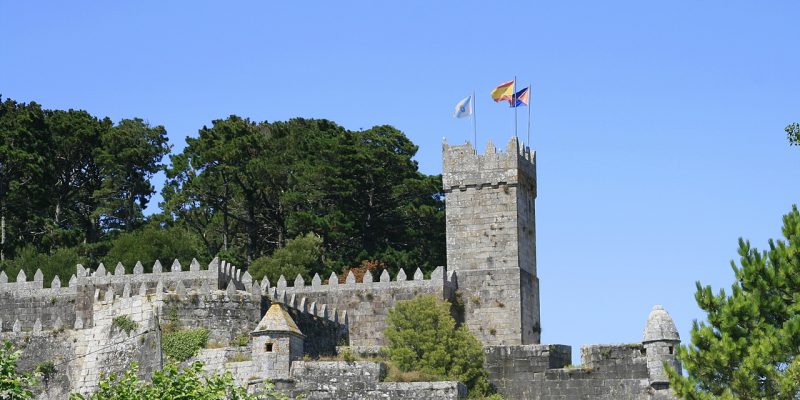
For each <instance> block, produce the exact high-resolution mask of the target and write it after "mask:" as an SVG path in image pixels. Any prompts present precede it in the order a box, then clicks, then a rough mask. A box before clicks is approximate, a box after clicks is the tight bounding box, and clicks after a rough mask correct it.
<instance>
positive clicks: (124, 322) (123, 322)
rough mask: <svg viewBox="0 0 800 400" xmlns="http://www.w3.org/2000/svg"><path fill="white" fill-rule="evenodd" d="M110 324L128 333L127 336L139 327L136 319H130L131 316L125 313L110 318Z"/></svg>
mask: <svg viewBox="0 0 800 400" xmlns="http://www.w3.org/2000/svg"><path fill="white" fill-rule="evenodd" d="M111 326H112V327H114V328H117V329H119V330H120V331H124V332H125V333H127V334H128V336H130V335H131V332H133V331H134V330H136V328H137V327H139V324H137V323H136V321H134V320H132V319H131V317H129V316H127V315H119V316H116V317H114V319H112V320H111Z"/></svg>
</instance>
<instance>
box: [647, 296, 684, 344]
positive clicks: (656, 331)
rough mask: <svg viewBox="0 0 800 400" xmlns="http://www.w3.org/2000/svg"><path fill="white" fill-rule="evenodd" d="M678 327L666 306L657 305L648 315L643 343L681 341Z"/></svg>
mask: <svg viewBox="0 0 800 400" xmlns="http://www.w3.org/2000/svg"><path fill="white" fill-rule="evenodd" d="M680 340H681V338H680V336H679V335H678V329H676V328H675V322H673V321H672V317H671V316H670V315H669V313H668V312H667V311H666V310H664V307H661V306H660V305H656V306H654V307H653V310H652V311H650V315H649V316H648V317H647V325H646V326H645V328H644V339H643V340H642V342H643V343H648V342H656V341H675V342H680Z"/></svg>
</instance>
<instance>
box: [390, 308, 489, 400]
mask: <svg viewBox="0 0 800 400" xmlns="http://www.w3.org/2000/svg"><path fill="white" fill-rule="evenodd" d="M387 324H388V328H387V329H386V339H387V340H388V344H389V345H388V348H387V351H388V354H389V358H390V360H391V361H392V362H393V363H394V364H395V365H396V366H397V367H398V368H399V369H400V371H401V372H411V371H417V372H420V373H421V374H424V375H427V376H437V377H442V378H443V379H454V380H458V381H461V382H464V384H465V385H467V388H468V389H469V394H470V397H481V396H486V395H488V394H489V393H490V385H489V381H488V379H487V373H486V370H485V369H484V368H483V357H484V356H483V346H482V345H481V343H480V342H479V341H478V340H477V339H475V337H474V336H472V334H471V333H470V332H469V331H468V330H467V328H466V327H464V326H462V327H460V328H456V323H455V320H454V319H453V317H452V316H451V315H450V303H448V302H446V301H441V300H439V299H437V298H436V297H434V296H430V295H423V296H419V297H417V298H415V299H413V300H408V301H400V302H398V303H397V306H395V308H394V309H393V310H391V311H390V312H389V317H388V319H387Z"/></svg>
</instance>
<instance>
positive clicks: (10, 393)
mask: <svg viewBox="0 0 800 400" xmlns="http://www.w3.org/2000/svg"><path fill="white" fill-rule="evenodd" d="M20 354H21V352H20V351H16V350H14V347H13V346H12V345H11V343H10V342H4V343H3V345H2V346H0V398H3V399H30V398H32V397H33V392H31V390H30V388H31V387H33V386H34V385H36V378H35V377H34V376H33V375H31V374H28V373H24V374H19V373H17V359H18V358H19V356H20Z"/></svg>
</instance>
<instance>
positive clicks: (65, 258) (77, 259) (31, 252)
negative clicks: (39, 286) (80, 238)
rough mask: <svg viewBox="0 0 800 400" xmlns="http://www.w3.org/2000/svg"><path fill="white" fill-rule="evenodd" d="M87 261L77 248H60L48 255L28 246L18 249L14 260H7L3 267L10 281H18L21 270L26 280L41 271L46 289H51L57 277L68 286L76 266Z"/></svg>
mask: <svg viewBox="0 0 800 400" xmlns="http://www.w3.org/2000/svg"><path fill="white" fill-rule="evenodd" d="M85 261H86V259H85V258H83V257H81V256H80V255H78V250H77V249H76V248H60V249H56V250H55V251H53V252H52V253H51V254H47V253H39V251H38V250H37V249H36V248H35V247H33V246H31V245H28V246H25V247H23V248H21V249H18V250H17V252H16V254H15V255H14V259H12V260H5V261H4V262H3V265H2V267H3V269H4V270H5V271H6V275H8V278H9V279H10V280H15V279H17V274H18V273H19V271H20V270H23V271H25V275H26V278H27V279H28V280H31V279H33V275H34V274H35V273H36V270H37V269H41V270H42V274H43V275H44V286H45V287H50V283H51V282H52V281H53V277H55V276H56V275H58V277H59V279H61V284H62V285H64V286H66V283H67V280H69V277H70V276H71V275H72V274H74V273H75V265H76V264H79V263H83V262H85Z"/></svg>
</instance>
